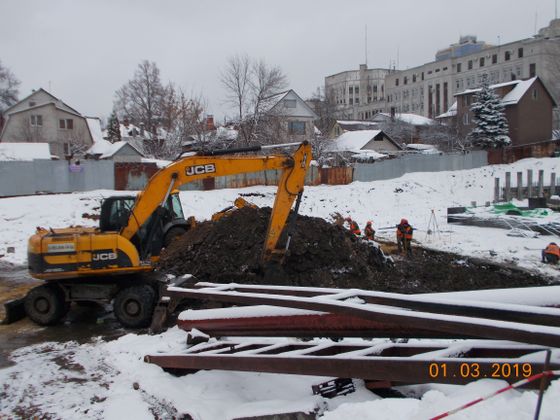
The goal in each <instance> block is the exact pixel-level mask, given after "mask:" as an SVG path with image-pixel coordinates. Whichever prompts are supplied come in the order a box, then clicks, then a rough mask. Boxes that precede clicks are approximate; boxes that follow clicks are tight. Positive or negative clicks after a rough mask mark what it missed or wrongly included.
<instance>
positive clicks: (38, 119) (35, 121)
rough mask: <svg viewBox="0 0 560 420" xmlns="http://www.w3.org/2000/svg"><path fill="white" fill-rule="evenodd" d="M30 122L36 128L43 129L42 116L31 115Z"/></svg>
mask: <svg viewBox="0 0 560 420" xmlns="http://www.w3.org/2000/svg"><path fill="white" fill-rule="evenodd" d="M29 122H30V124H31V125H32V126H34V127H42V126H43V116H42V115H34V114H33V115H31V117H30V119H29Z"/></svg>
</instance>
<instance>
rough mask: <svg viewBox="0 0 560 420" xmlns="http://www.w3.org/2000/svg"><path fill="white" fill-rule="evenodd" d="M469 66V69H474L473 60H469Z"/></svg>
mask: <svg viewBox="0 0 560 420" xmlns="http://www.w3.org/2000/svg"><path fill="white" fill-rule="evenodd" d="M468 68H469V70H472V60H469V62H468Z"/></svg>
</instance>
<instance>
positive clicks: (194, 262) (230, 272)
mask: <svg viewBox="0 0 560 420" xmlns="http://www.w3.org/2000/svg"><path fill="white" fill-rule="evenodd" d="M270 212H271V210H270V208H260V209H253V208H248V207H245V208H242V209H240V210H237V211H235V212H232V214H230V215H228V216H227V217H224V218H222V219H220V220H219V221H217V222H214V223H212V222H204V223H202V224H200V225H198V226H197V227H196V228H195V229H191V230H190V231H188V232H187V233H186V234H185V235H183V236H182V237H180V238H178V239H177V240H175V241H174V242H173V243H172V244H171V245H170V246H169V247H168V248H167V249H166V250H165V251H164V253H163V254H162V257H161V261H160V269H162V270H163V271H166V272H170V273H173V274H176V275H179V274H184V273H191V274H194V275H195V276H196V277H197V278H198V279H200V280H205V281H214V282H227V283H229V282H239V283H269V284H282V285H295V286H317V287H360V288H371V285H370V284H369V283H370V282H369V280H368V279H370V278H371V277H372V276H373V275H374V273H377V272H380V271H385V270H386V269H388V267H387V264H388V261H386V257H385V256H384V255H383V253H382V252H381V251H380V250H379V249H378V248H376V247H374V246H372V245H370V244H368V243H366V242H363V241H360V240H358V239H357V238H356V237H355V236H354V235H352V234H351V233H350V232H349V231H348V230H346V229H344V228H342V227H340V226H336V225H333V224H331V223H328V222H326V221H325V220H323V219H319V218H314V217H306V216H301V215H300V216H298V218H297V221H296V225H295V229H294V233H293V237H292V241H291V243H290V251H289V253H288V256H287V257H286V259H285V263H284V264H283V266H282V267H276V270H275V272H274V275H270V273H266V274H267V275H264V273H262V271H261V267H260V266H259V258H260V255H261V252H262V248H263V243H264V237H265V235H266V229H267V225H268V220H269V218H270ZM389 263H390V261H389ZM278 270H279V271H278Z"/></svg>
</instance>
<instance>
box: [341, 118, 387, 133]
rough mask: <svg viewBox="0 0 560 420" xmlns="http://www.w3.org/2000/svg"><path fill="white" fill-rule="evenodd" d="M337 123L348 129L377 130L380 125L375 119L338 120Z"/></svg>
mask: <svg viewBox="0 0 560 420" xmlns="http://www.w3.org/2000/svg"><path fill="white" fill-rule="evenodd" d="M336 123H337V124H338V125H339V126H340V128H342V129H343V130H346V131H356V130H375V129H377V127H378V125H379V124H378V123H377V122H373V121H352V120H337V121H336Z"/></svg>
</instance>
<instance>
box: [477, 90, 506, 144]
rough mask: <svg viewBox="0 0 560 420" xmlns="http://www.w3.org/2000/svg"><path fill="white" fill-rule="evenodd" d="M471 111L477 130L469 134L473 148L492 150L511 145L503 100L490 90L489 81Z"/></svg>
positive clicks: (479, 92) (479, 93) (478, 93)
mask: <svg viewBox="0 0 560 420" xmlns="http://www.w3.org/2000/svg"><path fill="white" fill-rule="evenodd" d="M470 110H471V111H472V113H473V114H474V123H475V128H474V129H473V130H472V131H471V132H470V133H469V139H470V140H471V141H472V144H473V146H478V147H482V148H483V149H490V148H496V147H503V146H507V145H508V144H510V143H511V139H510V138H509V136H508V134H509V130H508V122H507V119H506V115H505V113H504V105H503V104H502V100H501V98H500V97H499V96H498V95H497V94H496V93H495V92H494V91H493V90H492V89H490V86H489V83H488V80H487V79H485V80H484V81H483V83H482V87H481V89H480V91H478V92H477V93H476V94H475V101H474V102H473V104H472V105H471V108H470Z"/></svg>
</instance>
